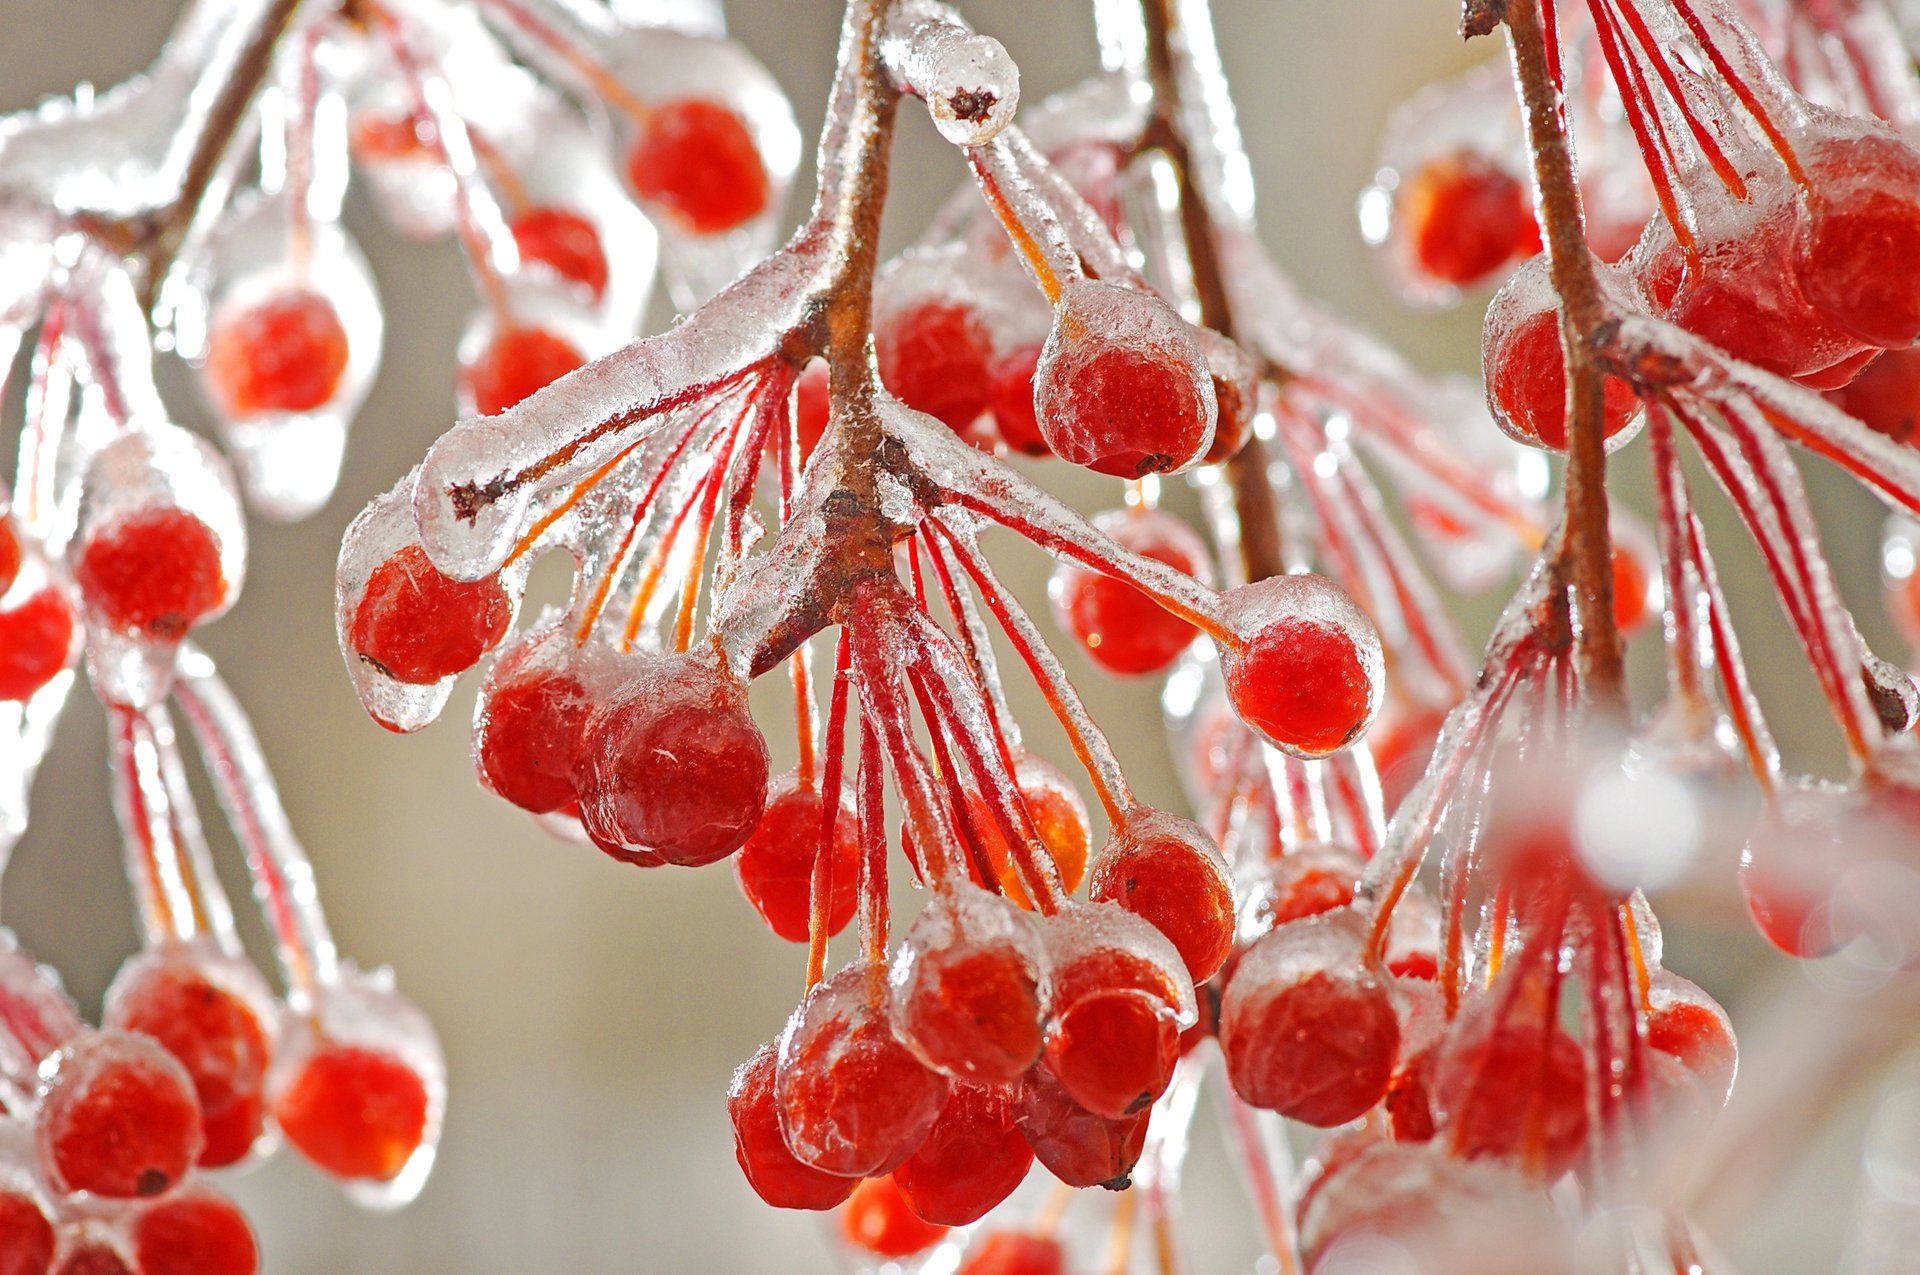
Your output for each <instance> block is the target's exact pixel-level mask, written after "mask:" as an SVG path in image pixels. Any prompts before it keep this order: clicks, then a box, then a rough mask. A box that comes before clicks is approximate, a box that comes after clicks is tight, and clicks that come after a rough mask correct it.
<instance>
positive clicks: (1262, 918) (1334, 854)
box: [1242, 841, 1363, 934]
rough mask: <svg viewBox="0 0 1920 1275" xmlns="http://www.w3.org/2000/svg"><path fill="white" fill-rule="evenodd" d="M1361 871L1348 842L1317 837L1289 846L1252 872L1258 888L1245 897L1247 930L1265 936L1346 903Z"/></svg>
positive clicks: (1243, 907)
mask: <svg viewBox="0 0 1920 1275" xmlns="http://www.w3.org/2000/svg"><path fill="white" fill-rule="evenodd" d="M1243 871H1245V870H1244V869H1243ZM1362 871H1363V865H1362V864H1361V861H1360V857H1359V856H1358V855H1356V854H1354V853H1353V851H1351V850H1348V849H1346V848H1345V847H1344V846H1336V845H1330V844H1328V843H1326V842H1324V841H1313V842H1308V843H1307V844H1305V845H1302V846H1296V847H1294V848H1292V849H1290V850H1288V851H1287V852H1286V853H1285V854H1283V855H1281V856H1280V857H1279V858H1277V859H1273V860H1270V861H1268V862H1266V863H1264V864H1261V865H1259V866H1258V868H1257V870H1256V871H1254V872H1253V873H1251V874H1250V875H1251V877H1252V880H1253V886H1252V889H1251V891H1250V892H1249V893H1248V894H1247V896H1246V897H1245V898H1244V899H1243V900H1242V909H1243V911H1244V912H1245V914H1246V923H1247V926H1248V929H1249V930H1250V931H1251V932H1252V933H1255V934H1265V933H1266V932H1267V931H1269V930H1271V929H1273V928H1274V927H1275V926H1278V925H1285V924H1286V923H1287V922H1288V921H1298V920H1299V919H1300V918H1301V917H1306V916H1318V915H1320V914H1321V913H1322V912H1331V911H1333V910H1334V909H1335V908H1342V907H1345V906H1346V905H1347V904H1349V903H1351V902H1353V888H1354V886H1355V884H1357V883H1358V882H1359V880H1360V874H1361V872H1362ZM1245 879H1246V878H1243V880H1245ZM1243 888H1244V887H1243Z"/></svg>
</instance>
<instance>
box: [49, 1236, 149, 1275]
mask: <svg viewBox="0 0 1920 1275" xmlns="http://www.w3.org/2000/svg"><path fill="white" fill-rule="evenodd" d="M53 1275H133V1268H131V1267H130V1266H128V1265H127V1261H126V1259H125V1258H123V1257H121V1256H120V1252H119V1250H118V1249H116V1248H114V1247H113V1246H112V1245H111V1244H105V1243H99V1242H94V1241H84V1242H82V1243H81V1244H80V1245H79V1246H77V1247H75V1248H72V1249H69V1250H68V1251H67V1255H66V1256H65V1257H63V1258H61V1259H60V1265H59V1266H58V1267H57V1268H56V1269H55V1270H54V1272H53Z"/></svg>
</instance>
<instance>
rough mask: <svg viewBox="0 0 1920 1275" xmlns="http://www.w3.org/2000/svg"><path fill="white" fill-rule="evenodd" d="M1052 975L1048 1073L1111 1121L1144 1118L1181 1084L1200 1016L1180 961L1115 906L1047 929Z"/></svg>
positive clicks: (1070, 916) (1057, 919) (1163, 941)
mask: <svg viewBox="0 0 1920 1275" xmlns="http://www.w3.org/2000/svg"><path fill="white" fill-rule="evenodd" d="M1045 934H1046V939H1047V955H1048V957H1049V959H1050V960H1051V962H1052V971H1053V1013H1052V1016H1051V1018H1050V1019H1049V1020H1048V1022H1047V1046H1046V1053H1045V1055H1044V1059H1045V1069H1046V1070H1047V1071H1048V1072H1050V1073H1051V1074H1052V1076H1053V1078H1054V1079H1056V1080H1057V1081H1058V1082H1059V1083H1060V1085H1061V1087H1062V1088H1064V1089H1065V1090H1066V1092H1067V1093H1068V1094H1069V1095H1070V1096H1071V1097H1072V1098H1073V1100H1074V1101H1075V1102H1076V1103H1077V1104H1079V1105H1080V1106H1082V1107H1085V1108H1086V1109H1087V1110H1088V1111H1090V1112H1092V1113H1093V1114H1095V1115H1097V1116H1101V1117H1104V1118H1106V1119H1110V1120H1113V1119H1119V1118H1121V1117H1123V1116H1129V1115H1133V1114H1135V1113H1136V1112H1141V1111H1145V1110H1146V1109H1147V1108H1148V1107H1149V1106H1151V1105H1152V1103H1153V1100H1154V1099H1156V1098H1158V1097H1159V1096H1160V1095H1161V1093H1162V1092H1163V1091H1164V1090H1165V1089H1166V1087H1167V1082H1168V1081H1169V1080H1171V1079H1172V1078H1173V1067H1174V1064H1175V1063H1176V1062H1177V1061H1178V1060H1179V1056H1180V1032H1181V1030H1182V1029H1184V1028H1186V1027H1188V1026H1190V1025H1191V1024H1192V1023H1193V1021H1194V1019H1195V1017H1196V1016H1197V1014H1198V1010H1197V1007H1196V1005H1195V1001H1194V996H1193V984H1192V982H1191V980H1190V979H1189V978H1188V976H1187V971H1186V966H1185V963H1184V962H1183V961H1182V960H1181V958H1180V953H1179V951H1178V950H1177V949H1175V948H1174V946H1173V944H1172V943H1171V942H1169V941H1168V940H1167V938H1166V936H1164V935H1163V934H1161V933H1160V931H1158V930H1156V929H1155V928H1153V926H1152V925H1151V924H1149V923H1148V922H1146V921H1144V920H1142V919H1141V918H1139V917H1137V916H1134V915H1133V914H1132V913H1131V912H1128V911H1126V910H1125V909H1123V908H1120V907H1116V906H1114V905H1113V904H1108V903H1092V904H1083V905H1080V906H1076V907H1070V908H1065V909H1063V910H1062V911H1060V912H1059V913H1058V914H1056V915H1054V916H1052V917H1049V918H1047V920H1046V922H1045Z"/></svg>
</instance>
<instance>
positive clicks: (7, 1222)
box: [0, 1191, 53, 1275]
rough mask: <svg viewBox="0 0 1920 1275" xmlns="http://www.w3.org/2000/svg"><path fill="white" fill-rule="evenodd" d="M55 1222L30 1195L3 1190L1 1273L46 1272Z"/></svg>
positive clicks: (0, 1207) (0, 1208)
mask: <svg viewBox="0 0 1920 1275" xmlns="http://www.w3.org/2000/svg"><path fill="white" fill-rule="evenodd" d="M52 1263H53V1223H51V1222H49V1221H48V1220H47V1215H46V1214H45V1213H42V1212H41V1211H40V1206H39V1205H38V1204H36V1203H34V1201H33V1198H32V1197H31V1196H27V1195H22V1194H21V1193H20V1192H18V1191H0V1275H47V1267H48V1266H50V1265H52Z"/></svg>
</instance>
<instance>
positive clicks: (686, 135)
mask: <svg viewBox="0 0 1920 1275" xmlns="http://www.w3.org/2000/svg"><path fill="white" fill-rule="evenodd" d="M627 180H628V181H629V182H631V183H632V184H633V190H634V193H635V194H636V195H638V196H639V197H640V200H641V202H642V203H644V204H646V205H647V206H648V207H649V208H652V209H654V210H655V211H658V212H661V213H664V214H665V215H666V216H667V218H668V219H669V220H670V221H671V222H672V223H673V224H674V225H675V226H677V227H678V228H679V229H681V230H683V231H687V232H689V233H691V234H696V235H713V234H719V233H721V232H722V231H727V230H732V229H733V228H734V227H736V226H739V225H742V224H744V223H746V222H749V221H751V220H753V219H754V218H755V217H758V216H759V215H760V214H761V213H762V212H764V211H766V207H767V202H768V200H769V199H770V198H771V190H770V189H769V183H768V181H767V170H766V166H765V165H764V164H762V163H761V161H760V148H759V146H758V145H756V144H755V142H754V140H753V134H752V133H751V132H749V131H748V130H747V125H746V121H744V120H742V119H741V118H740V117H739V116H738V115H736V114H734V113H733V112H732V111H731V110H728V109H727V108H726V107H725V106H722V105H721V104H720V103H718V102H711V101H708V100H706V99H704V98H697V97H693V98H683V99H681V100H679V101H674V102H664V103H662V104H660V105H659V106H657V107H655V108H654V109H653V110H652V111H651V112H649V113H648V115H647V117H646V118H645V119H644V120H642V121H641V122H640V127H639V131H638V132H637V134H636V135H635V137H634V139H633V143H632V145H631V146H630V147H629V148H628V150H627Z"/></svg>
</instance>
